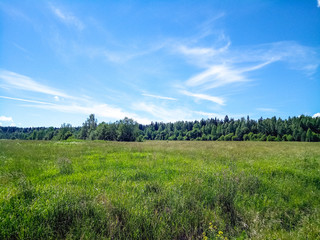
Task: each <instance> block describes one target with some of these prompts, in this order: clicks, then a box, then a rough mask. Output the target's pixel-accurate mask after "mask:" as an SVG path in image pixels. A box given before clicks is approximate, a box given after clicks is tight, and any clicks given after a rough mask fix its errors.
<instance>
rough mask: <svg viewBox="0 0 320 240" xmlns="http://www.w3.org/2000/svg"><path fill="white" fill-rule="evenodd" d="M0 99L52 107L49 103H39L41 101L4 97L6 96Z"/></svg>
mask: <svg viewBox="0 0 320 240" xmlns="http://www.w3.org/2000/svg"><path fill="white" fill-rule="evenodd" d="M0 98H3V99H9V100H15V101H21V102H29V103H39V104H45V105H52V103H49V102H41V101H36V100H29V99H22V98H14V97H6V96H0Z"/></svg>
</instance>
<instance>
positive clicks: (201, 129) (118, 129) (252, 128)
mask: <svg viewBox="0 0 320 240" xmlns="http://www.w3.org/2000/svg"><path fill="white" fill-rule="evenodd" d="M0 139H21V140H55V141H60V140H77V139H82V140H107V141H144V140H179V141H183V140H185V141H191V140H197V141H300V142H318V141H320V118H319V117H316V118H313V117H310V116H304V115H301V116H299V117H289V118H288V119H281V118H277V117H272V118H266V119H263V118H260V119H258V120H253V119H250V118H249V116H247V118H241V119H238V120H235V119H233V118H229V117H228V116H225V118H224V119H223V120H221V119H217V118H211V119H207V120H205V119H202V120H200V121H197V120H196V121H177V122H174V123H171V122H169V123H163V122H151V124H148V125H143V124H139V123H137V122H135V121H134V120H133V119H129V118H124V119H123V120H119V121H116V122H114V123H106V122H101V123H99V124H98V121H97V119H96V117H95V115H94V114H91V115H90V116H89V117H88V118H87V120H86V121H85V122H84V123H83V124H82V126H80V127H73V126H72V125H71V124H66V123H64V124H62V125H61V127H60V128H55V127H32V128H31V127H30V128H19V127H0Z"/></svg>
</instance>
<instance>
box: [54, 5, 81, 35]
mask: <svg viewBox="0 0 320 240" xmlns="http://www.w3.org/2000/svg"><path fill="white" fill-rule="evenodd" d="M49 7H50V9H51V11H52V13H53V14H54V15H55V16H56V17H57V18H58V19H59V20H60V21H61V22H63V23H64V24H66V25H69V26H74V27H76V28H77V29H78V30H83V29H84V27H85V25H84V24H83V22H82V21H80V20H79V19H78V18H77V17H76V16H74V14H72V13H70V12H67V11H64V10H62V9H61V8H58V7H57V6H54V5H53V4H50V5H49Z"/></svg>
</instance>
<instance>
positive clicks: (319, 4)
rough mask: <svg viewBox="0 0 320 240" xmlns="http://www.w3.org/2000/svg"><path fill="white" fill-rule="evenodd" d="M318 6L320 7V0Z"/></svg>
mask: <svg viewBox="0 0 320 240" xmlns="http://www.w3.org/2000/svg"><path fill="white" fill-rule="evenodd" d="M318 8H320V0H318Z"/></svg>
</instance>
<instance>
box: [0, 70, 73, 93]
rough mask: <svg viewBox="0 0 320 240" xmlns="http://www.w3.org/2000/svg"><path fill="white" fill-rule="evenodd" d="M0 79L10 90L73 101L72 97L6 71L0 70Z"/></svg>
mask: <svg viewBox="0 0 320 240" xmlns="http://www.w3.org/2000/svg"><path fill="white" fill-rule="evenodd" d="M0 79H1V80H2V81H4V82H5V83H6V84H7V85H8V86H10V87H12V88H16V89H21V90H25V91H32V92H38V93H44V94H48V95H53V96H59V97H63V98H69V99H74V97H72V96H69V95H67V94H65V93H63V92H61V91H59V90H56V89H54V88H51V87H48V86H46V85H43V84H40V83H37V82H36V81H34V80H33V79H32V78H30V77H27V76H24V75H21V74H18V73H14V72H10V71H7V70H0Z"/></svg>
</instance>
